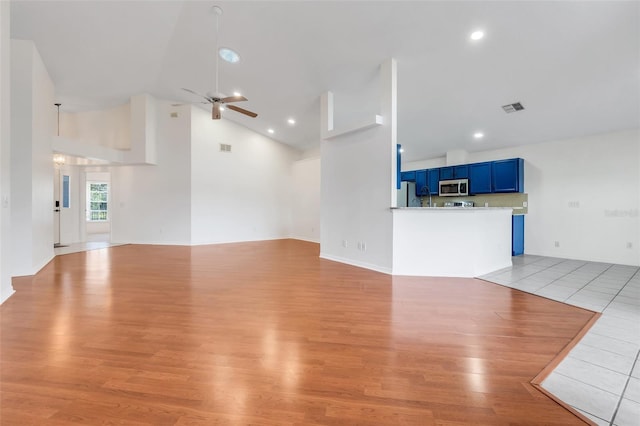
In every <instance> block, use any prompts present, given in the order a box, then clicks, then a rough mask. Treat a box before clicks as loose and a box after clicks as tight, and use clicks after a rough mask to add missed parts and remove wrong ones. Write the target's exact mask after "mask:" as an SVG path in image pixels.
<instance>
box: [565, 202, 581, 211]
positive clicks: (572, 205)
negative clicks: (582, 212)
mask: <svg viewBox="0 0 640 426" xmlns="http://www.w3.org/2000/svg"><path fill="white" fill-rule="evenodd" d="M567 204H568V205H569V208H572V209H577V208H578V207H580V201H569V202H568V203H567Z"/></svg>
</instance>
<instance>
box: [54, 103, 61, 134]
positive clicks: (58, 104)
mask: <svg viewBox="0 0 640 426" xmlns="http://www.w3.org/2000/svg"><path fill="white" fill-rule="evenodd" d="M54 105H55V106H57V107H58V136H60V105H62V104H60V103H57V104H54Z"/></svg>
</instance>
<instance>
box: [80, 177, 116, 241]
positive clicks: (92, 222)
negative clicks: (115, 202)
mask: <svg viewBox="0 0 640 426" xmlns="http://www.w3.org/2000/svg"><path fill="white" fill-rule="evenodd" d="M85 180H86V189H85V193H86V198H85V199H86V203H85V230H86V241H87V243H90V242H105V243H108V242H110V241H111V211H110V210H111V173H109V172H86V176H85Z"/></svg>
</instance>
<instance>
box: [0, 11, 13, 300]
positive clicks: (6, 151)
mask: <svg viewBox="0 0 640 426" xmlns="http://www.w3.org/2000/svg"><path fill="white" fill-rule="evenodd" d="M10 15H11V3H10V2H9V1H0V304H1V303H3V302H4V301H5V300H7V299H8V298H9V296H11V295H12V294H13V292H14V290H13V287H12V286H11V270H10V266H11V227H10V223H11V222H10V216H11V211H10V209H9V206H10V201H11V183H10V172H9V170H10V167H11V162H10V155H11V148H10V145H11V142H10V137H11V132H10V123H11V104H10V101H9V99H10V94H11V78H10V74H11V65H10V64H11V40H10V34H11V31H10V22H11V21H10Z"/></svg>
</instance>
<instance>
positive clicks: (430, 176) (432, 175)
mask: <svg viewBox="0 0 640 426" xmlns="http://www.w3.org/2000/svg"><path fill="white" fill-rule="evenodd" d="M438 181H440V169H429V170H427V186H428V187H429V192H430V193H431V195H438V191H439V190H440V186H439V185H438Z"/></svg>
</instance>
